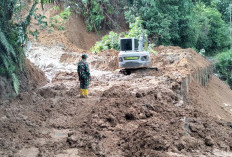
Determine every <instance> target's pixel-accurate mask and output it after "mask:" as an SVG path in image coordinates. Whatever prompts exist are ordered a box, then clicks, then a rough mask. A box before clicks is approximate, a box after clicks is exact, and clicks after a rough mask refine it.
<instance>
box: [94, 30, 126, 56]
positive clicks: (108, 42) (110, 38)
mask: <svg viewBox="0 0 232 157" xmlns="http://www.w3.org/2000/svg"><path fill="white" fill-rule="evenodd" d="M121 35H122V34H120V33H115V32H113V31H111V32H110V33H109V34H108V35H105V36H104V37H102V40H101V41H98V42H96V44H95V46H93V47H92V48H91V52H93V53H98V52H100V51H102V50H108V49H115V50H119V49H120V40H119V39H120V36H121Z"/></svg>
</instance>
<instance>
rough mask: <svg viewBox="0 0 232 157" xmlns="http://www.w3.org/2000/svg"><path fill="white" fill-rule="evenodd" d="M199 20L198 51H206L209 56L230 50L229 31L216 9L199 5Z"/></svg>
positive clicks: (197, 10)
mask: <svg viewBox="0 0 232 157" xmlns="http://www.w3.org/2000/svg"><path fill="white" fill-rule="evenodd" d="M195 12H196V14H197V15H198V16H197V17H198V20H199V22H198V23H199V31H200V32H199V33H198V34H199V37H198V41H197V45H196V48H197V49H205V50H206V54H207V55H213V54H214V53H215V52H217V51H221V50H224V49H227V48H229V46H230V39H229V30H228V26H227V25H226V23H225V22H224V21H223V20H222V16H221V14H220V13H219V11H218V10H217V9H216V8H211V7H206V6H205V5H203V4H199V5H198V6H197V9H196V10H195Z"/></svg>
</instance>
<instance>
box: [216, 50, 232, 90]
mask: <svg viewBox="0 0 232 157" xmlns="http://www.w3.org/2000/svg"><path fill="white" fill-rule="evenodd" d="M216 60H217V63H216V64H215V71H216V73H217V74H218V76H219V78H220V79H221V80H223V81H225V82H227V83H228V84H229V85H230V88H231V89H232V50H229V51H226V52H223V53H220V54H218V55H217V56H216Z"/></svg>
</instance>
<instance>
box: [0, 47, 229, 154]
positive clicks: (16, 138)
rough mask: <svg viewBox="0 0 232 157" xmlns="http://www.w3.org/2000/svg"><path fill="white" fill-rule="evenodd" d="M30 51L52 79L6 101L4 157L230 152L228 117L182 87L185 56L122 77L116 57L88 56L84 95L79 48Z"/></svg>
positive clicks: (163, 58) (1, 112) (0, 117)
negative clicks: (87, 82) (185, 93)
mask: <svg viewBox="0 0 232 157" xmlns="http://www.w3.org/2000/svg"><path fill="white" fill-rule="evenodd" d="M162 49H164V48H162ZM178 49H179V48H178ZM178 49H177V50H178ZM177 50H175V51H177ZM173 51H174V49H173ZM105 53H106V52H105ZM111 53H115V54H116V52H113V51H112V52H111ZM173 53H174V52H173ZM189 53H190V54H191V52H189ZM106 54H107V53H106ZM191 55H192V56H194V55H195V53H193V54H191ZM27 56H28V58H29V59H30V60H31V61H32V62H33V63H34V64H35V65H37V66H38V67H40V68H41V69H42V70H43V71H44V72H45V74H46V76H47V77H48V79H49V83H48V84H47V85H45V86H44V87H42V88H40V89H36V90H33V91H30V92H25V93H21V94H19V95H18V96H17V97H16V98H14V99H8V100H4V101H1V103H0V125H1V128H0V156H20V157H21V156H22V157H25V156H26V157H33V156H34V157H37V156H51V157H53V156H56V157H65V156H67V157H68V156H69V157H70V156H73V157H77V156H81V157H85V156H86V157H87V156H88V157H89V156H107V157H108V156H109V157H111V156H114V157H117V156H128V157H129V156H202V157H203V156H223V157H224V156H228V157H229V156H232V153H231V150H232V143H231V141H232V125H231V122H230V121H228V120H225V119H217V118H216V116H213V115H210V114H207V112H206V110H205V109H202V106H201V104H199V103H198V101H194V100H195V97H194V95H192V97H191V99H187V100H189V101H185V100H184V99H183V96H182V95H181V93H180V82H179V80H180V79H181V76H182V74H183V75H184V74H185V73H184V72H189V71H188V67H186V66H189V65H188V64H187V63H189V62H187V63H186V60H185V58H184V57H185V56H186V55H183V54H179V55H178V53H176V54H175V55H173V54H169V55H167V54H160V55H159V56H158V57H157V58H154V60H156V59H158V58H159V61H156V62H155V63H157V67H158V68H159V71H157V70H140V71H138V72H136V73H132V74H131V75H127V76H125V75H123V74H120V73H119V71H118V70H115V69H114V65H116V63H115V61H116V58H115V55H104V54H98V55H94V54H89V58H88V62H89V63H90V65H91V66H90V67H91V74H92V78H93V79H92V81H91V84H90V95H89V98H87V99H83V98H79V92H78V91H79V83H78V79H77V73H76V64H77V62H78V60H79V59H80V56H81V54H79V53H76V52H67V51H65V50H64V49H63V48H62V47H46V46H41V45H32V47H31V48H30V51H29V53H28V55H27ZM187 56H188V55H187ZM173 59H174V62H173V61H172V62H170V60H173ZM181 60H184V61H185V63H183V62H181ZM193 60H194V58H193ZM202 60H203V59H202ZM198 61H199V60H198ZM171 64H176V65H175V66H173V67H172V66H171ZM204 64H205V62H204ZM204 64H203V63H202V66H203V65H204ZM178 65H179V68H177V67H176V66H178ZM167 67H168V69H165V68H167ZM193 67H194V66H193ZM174 68H176V69H179V71H178V70H176V71H174V70H173V69H174ZM186 69H187V70H186ZM174 72H175V73H174ZM174 78H176V79H174ZM200 88H204V87H201V86H199V87H198V89H200ZM194 91H196V90H194ZM195 95H196V94H195ZM228 95H230V93H228ZM229 103H230V102H229V101H228V102H227V104H229ZM221 114H223V113H221Z"/></svg>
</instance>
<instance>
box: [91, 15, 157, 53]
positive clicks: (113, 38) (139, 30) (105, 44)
mask: <svg viewBox="0 0 232 157" xmlns="http://www.w3.org/2000/svg"><path fill="white" fill-rule="evenodd" d="M135 20H136V21H135V22H134V23H130V26H129V28H130V30H129V32H127V33H125V32H123V33H115V32H113V31H111V32H110V33H109V34H108V35H105V36H104V37H103V38H102V40H101V41H98V42H97V43H96V44H95V46H93V47H92V48H91V52H93V53H98V52H100V51H102V50H108V49H115V50H120V38H121V37H124V38H130V37H135V38H137V39H139V37H140V35H143V36H144V37H145V38H146V39H147V30H145V29H143V25H142V23H143V20H141V19H140V18H139V17H136V18H135ZM147 45H148V42H147V41H146V42H145V43H144V47H145V49H146V50H149V51H151V52H153V50H152V47H154V44H150V45H149V46H147Z"/></svg>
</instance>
